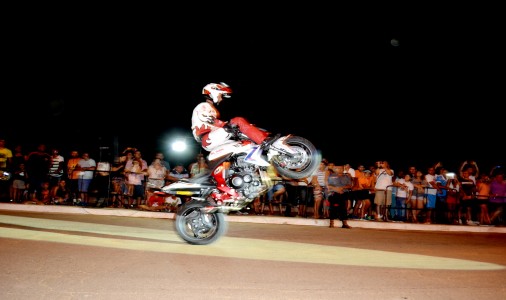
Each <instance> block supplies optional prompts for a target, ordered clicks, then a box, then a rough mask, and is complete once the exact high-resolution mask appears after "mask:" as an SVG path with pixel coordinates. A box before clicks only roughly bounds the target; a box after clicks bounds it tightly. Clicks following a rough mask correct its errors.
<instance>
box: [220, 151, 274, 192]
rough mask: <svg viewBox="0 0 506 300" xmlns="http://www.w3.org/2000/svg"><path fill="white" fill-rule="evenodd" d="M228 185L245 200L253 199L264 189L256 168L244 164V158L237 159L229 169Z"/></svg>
mask: <svg viewBox="0 0 506 300" xmlns="http://www.w3.org/2000/svg"><path fill="white" fill-rule="evenodd" d="M228 184H229V186H230V187H232V188H234V189H235V190H236V191H237V192H238V193H241V194H242V195H244V196H245V197H246V198H249V199H254V198H256V197H258V196H259V194H260V193H261V192H262V191H263V190H264V189H265V185H263V184H262V179H261V177H260V174H259V173H258V168H257V167H256V166H253V165H251V164H248V163H245V162H244V157H242V159H241V157H239V158H238V159H237V160H236V161H235V162H234V164H233V167H232V168H230V176H229V177H228Z"/></svg>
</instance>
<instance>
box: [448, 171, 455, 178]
mask: <svg viewBox="0 0 506 300" xmlns="http://www.w3.org/2000/svg"><path fill="white" fill-rule="evenodd" d="M446 178H447V179H455V173H453V172H448V173H446Z"/></svg>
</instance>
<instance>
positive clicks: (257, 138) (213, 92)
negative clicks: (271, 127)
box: [192, 82, 293, 166]
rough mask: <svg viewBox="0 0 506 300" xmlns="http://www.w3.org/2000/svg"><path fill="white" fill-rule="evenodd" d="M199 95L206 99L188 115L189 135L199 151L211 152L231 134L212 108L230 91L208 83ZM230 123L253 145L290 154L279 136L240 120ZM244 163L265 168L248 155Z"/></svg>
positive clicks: (228, 96)
mask: <svg viewBox="0 0 506 300" xmlns="http://www.w3.org/2000/svg"><path fill="white" fill-rule="evenodd" d="M202 94H203V95H204V97H205V98H206V101H205V102H201V103H199V104H198V105H197V106H196V107H195V108H194V109H193V115H192V132H193V137H194V138H195V140H197V141H198V142H200V143H201V144H202V148H204V149H205V150H206V151H212V150H213V149H215V148H216V147H218V146H220V145H223V144H224V143H226V142H227V141H229V140H230V138H231V136H232V135H231V134H230V133H229V132H228V131H227V129H226V128H224V126H225V125H226V124H227V122H224V121H222V120H220V119H219V117H220V113H219V112H218V110H217V109H216V106H215V104H216V105H218V104H220V102H221V101H222V100H223V98H230V94H232V89H231V88H230V87H229V86H228V85H227V84H226V83H224V82H221V83H219V84H218V83H209V84H207V85H206V86H205V87H204V88H203V89H202ZM229 123H230V124H232V125H234V126H237V128H238V129H239V131H240V132H242V133H243V134H245V135H246V136H247V137H248V138H250V139H251V140H252V141H253V142H255V143H256V144H258V145H261V148H265V147H267V146H268V145H270V144H272V145H273V146H275V147H277V148H282V149H284V150H286V151H288V152H290V153H292V151H293V150H291V149H290V148H289V147H288V146H287V145H285V144H283V141H284V138H279V136H274V137H269V133H268V132H266V131H263V130H261V129H259V128H257V127H255V126H254V125H252V124H251V123H249V122H248V121H247V120H246V119H244V118H242V117H235V118H233V119H231V120H230V122H229ZM248 162H252V163H256V164H259V165H261V166H268V165H269V163H268V162H266V161H265V160H264V159H263V158H261V157H260V156H251V157H249V158H248Z"/></svg>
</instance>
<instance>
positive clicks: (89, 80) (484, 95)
mask: <svg viewBox="0 0 506 300" xmlns="http://www.w3.org/2000/svg"><path fill="white" fill-rule="evenodd" d="M159 34H160V31H156V32H151V33H149V34H146V35H141V34H139V33H137V34H135V35H134V36H133V37H129V38H128V39H127V37H126V36H125V35H120V36H117V35H115V36H113V37H110V38H108V37H107V35H106V34H102V35H100V37H93V36H84V37H83V36H75V37H70V38H68V39H67V40H65V42H62V40H61V36H60V37H53V38H47V37H44V38H43V37H41V35H40V34H38V33H34V35H33V36H32V38H33V39H32V40H31V41H32V42H31V43H29V44H30V45H31V46H33V47H27V44H26V43H25V44H22V45H14V46H12V47H11V48H9V49H10V50H11V52H10V54H9V56H8V58H9V59H8V60H7V61H6V66H7V67H6V68H5V69H4V72H5V74H6V75H7V79H6V80H5V81H4V83H5V84H6V88H5V89H4V93H3V97H2V98H3V100H2V102H3V104H2V105H3V106H4V107H5V108H6V109H5V110H3V113H2V115H3V119H4V121H6V123H4V126H3V128H2V134H1V135H2V136H3V137H4V138H5V139H6V140H7V146H8V147H9V148H11V149H13V148H14V146H15V144H18V143H20V144H22V145H24V146H25V151H29V150H33V149H35V146H36V145H37V144H38V143H45V144H47V145H48V147H49V148H52V147H58V148H60V149H61V152H62V154H63V155H64V156H67V157H68V152H69V151H70V150H72V149H73V148H77V149H81V150H82V151H88V152H90V153H91V154H92V156H93V157H94V158H95V159H96V160H99V156H101V157H102V158H103V159H102V160H104V159H105V160H107V159H110V158H112V157H113V156H115V155H116V151H117V150H118V151H121V150H123V149H124V148H125V147H137V148H139V149H141V151H142V152H143V153H144V155H145V158H149V157H151V156H152V154H153V153H154V152H155V151H163V152H165V153H166V155H167V157H168V160H169V161H170V162H171V163H172V164H174V163H176V162H183V163H185V164H186V163H189V161H190V160H191V159H192V157H193V156H194V155H193V153H192V152H188V153H187V156H186V157H182V156H177V157H176V155H175V154H173V153H171V152H170V151H169V150H168V147H167V146H166V144H167V142H166V141H167V140H169V139H170V137H171V136H172V135H173V134H174V133H175V132H179V133H180V134H182V135H186V136H187V137H190V136H191V131H190V125H191V114H192V110H193V107H195V106H196V105H197V104H198V103H199V102H200V101H203V100H204V99H203V97H202V95H201V90H202V87H203V86H204V85H205V84H207V83H210V82H220V81H223V82H226V83H228V84H229V85H230V86H231V87H232V89H233V90H234V94H233V96H232V98H230V99H226V100H224V101H223V102H222V103H221V104H220V105H219V106H218V109H219V110H220V111H221V116H222V119H224V120H228V119H230V118H232V117H234V116H243V117H246V118H247V119H248V120H250V122H252V123H254V124H256V125H258V126H260V127H262V128H265V129H267V130H269V131H270V132H272V133H282V134H294V135H300V136H303V137H305V138H307V139H309V140H311V141H312V142H313V143H314V144H315V145H316V146H317V148H318V149H320V150H321V152H322V155H323V156H324V157H326V158H327V159H329V160H330V161H334V162H336V163H346V162H349V163H351V164H352V165H353V166H355V167H356V166H357V165H358V164H359V163H361V164H366V165H369V164H372V163H373V162H374V161H377V160H388V161H390V162H391V164H392V166H393V168H394V169H400V168H402V169H406V168H407V167H408V165H410V164H415V165H417V166H419V167H420V168H422V169H424V168H426V167H427V166H429V165H431V164H434V163H436V162H437V161H442V162H443V164H444V165H445V166H447V167H448V168H450V169H453V170H455V168H457V166H458V164H459V163H460V162H462V161H463V160H466V159H473V160H476V161H477V162H478V163H479V164H481V166H482V167H483V168H484V169H485V170H487V169H488V168H489V167H491V166H493V165H496V164H503V165H504V164H505V155H504V151H501V146H500V143H504V110H502V109H499V108H498V107H497V105H499V101H500V100H502V99H503V98H504V97H503V95H504V92H503V91H502V90H501V89H500V87H502V85H504V84H503V82H502V80H500V77H498V76H497V75H496V71H497V69H498V68H499V67H500V61H499V60H497V57H498V54H499V52H500V51H499V49H498V48H497V47H495V46H496V43H498V42H496V41H491V40H487V39H486V37H485V40H487V41H488V44H484V43H481V42H479V41H480V40H481V41H483V38H484V37H483V33H482V32H478V31H476V30H474V31H473V30H467V29H466V28H461V29H460V30H451V31H450V30H448V31H443V30H439V31H435V30H428V31H427V30H418V31H408V30H406V29H405V28H402V26H400V25H399V24H397V25H396V24H390V25H389V26H376V27H374V28H366V29H364V30H357V29H355V30H353V31H350V30H347V29H343V30H335V29H333V30H330V29H329V28H327V27H310V28H307V27H304V26H302V25H299V26H296V27H291V28H290V29H288V28H284V27H278V28H277V29H271V30H268V31H266V30H261V31H256V30H254V29H250V30H249V31H248V32H246V33H243V34H238V33H235V34H231V33H228V34H225V35H221V34H215V35H201V36H199V38H194V39H191V38H188V36H185V37H184V38H183V37H182V36H178V37H173V36H171V35H168V36H165V37H164V38H163V39H161V38H159V37H157V36H158V35H159ZM480 38H481V39H480ZM501 55H502V54H501ZM499 99H500V100H499ZM501 106H502V105H501ZM379 141H381V143H380V144H378V142H379ZM190 142H191V139H190ZM99 147H109V149H107V150H103V151H99ZM194 148H195V149H193V150H192V151H199V150H198V147H194ZM148 160H150V159H148Z"/></svg>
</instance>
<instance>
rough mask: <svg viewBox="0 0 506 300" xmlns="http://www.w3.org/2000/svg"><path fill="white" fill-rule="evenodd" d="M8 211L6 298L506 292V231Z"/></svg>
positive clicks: (1, 225)
mask: <svg viewBox="0 0 506 300" xmlns="http://www.w3.org/2000/svg"><path fill="white" fill-rule="evenodd" d="M172 226H173V221H172V220H170V219H156V218H139V217H119V216H103V215H76V214H63V213H33V212H22V211H0V257H1V259H0V270H1V272H0V299H318V300H324V299H424V300H425V299H431V300H432V299H458V300H465V299H473V300H475V299H505V298H506V255H505V254H506V238H505V237H506V236H505V235H504V234H501V233H469V232H430V231H429V232H425V231H399V230H381V229H368V228H353V229H351V230H348V229H342V228H333V229H330V228H327V227H322V226H298V225H280V224H257V223H239V222H230V223H229V229H228V232H227V234H226V236H224V237H222V238H221V239H220V240H218V242H216V243H214V244H211V245H207V246H195V245H189V244H186V243H184V242H183V241H182V240H181V239H179V237H178V236H177V235H176V234H175V232H174V230H173V227H172Z"/></svg>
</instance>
